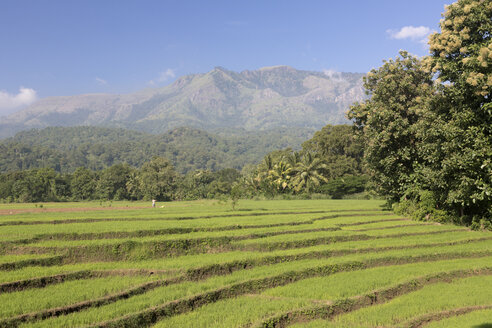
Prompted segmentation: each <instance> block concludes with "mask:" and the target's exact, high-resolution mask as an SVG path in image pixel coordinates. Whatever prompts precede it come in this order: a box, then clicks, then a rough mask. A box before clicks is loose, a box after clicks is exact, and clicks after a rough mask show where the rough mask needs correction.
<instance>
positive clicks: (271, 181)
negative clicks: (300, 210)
mask: <svg viewBox="0 0 492 328" xmlns="http://www.w3.org/2000/svg"><path fill="white" fill-rule="evenodd" d="M362 154H363V148H362V143H361V141H360V140H358V139H356V138H355V137H354V134H353V130H352V128H351V127H350V126H349V125H338V126H332V125H327V126H325V127H323V128H322V129H321V130H320V131H318V132H316V133H315V134H314V136H313V138H311V139H309V140H307V141H306V142H304V143H303V144H302V150H301V151H293V150H292V149H290V148H287V149H284V150H277V151H273V152H271V153H269V154H268V155H267V156H265V157H264V159H263V161H262V162H261V163H260V164H258V166H257V167H256V169H254V170H250V172H249V174H248V176H247V178H246V180H245V183H246V185H247V186H248V187H249V190H250V192H251V193H252V194H258V193H263V194H264V195H265V196H268V197H274V196H275V195H277V194H282V195H292V194H297V195H299V194H303V195H304V197H309V195H310V194H311V193H313V192H315V191H318V192H319V191H321V192H323V193H328V192H327V191H328V190H329V189H330V187H325V186H326V184H328V183H330V182H332V181H337V182H332V184H338V185H339V188H338V191H337V192H336V196H335V197H337V198H338V197H341V196H344V195H346V194H350V193H356V192H360V191H363V190H364V186H362V185H360V186H362V189H361V188H359V187H360V186H359V187H357V188H353V186H350V184H352V181H350V182H348V184H347V185H345V180H344V179H343V178H342V177H344V176H361V175H362V174H363V170H364V169H363V167H362ZM350 179H351V178H349V180H350ZM355 179H357V178H355ZM363 185H365V183H363ZM330 191H333V192H334V189H330ZM289 197H291V196H289ZM296 197H297V196H296Z"/></svg>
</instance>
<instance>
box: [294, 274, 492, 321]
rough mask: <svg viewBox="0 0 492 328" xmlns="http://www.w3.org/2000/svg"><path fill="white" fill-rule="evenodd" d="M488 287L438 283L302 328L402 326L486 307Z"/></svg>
mask: <svg viewBox="0 0 492 328" xmlns="http://www.w3.org/2000/svg"><path fill="white" fill-rule="evenodd" d="M491 284H492V276H485V277H483V276H479V277H470V278H465V279H458V280H453V281H452V282H450V283H444V282H443V283H438V284H435V285H430V286H426V287H424V288H422V289H421V290H418V291H416V292H413V293H410V294H407V295H403V296H401V297H398V298H396V299H394V300H392V301H390V302H388V303H386V304H381V305H377V306H374V307H369V308H363V309H361V310H358V311H354V312H352V313H349V314H346V315H342V316H339V317H336V318H335V319H334V320H332V321H326V320H319V321H314V322H312V323H311V324H309V325H302V327H309V328H313V327H340V328H345V327H381V326H385V327H387V326H393V325H398V326H406V325H405V323H406V322H407V321H409V320H411V319H412V318H416V317H419V316H422V315H424V314H427V313H432V312H439V311H443V310H449V309H456V308H460V307H464V306H474V305H481V304H490V303H491V298H490V286H491ZM294 327H295V326H294ZM298 327H301V325H299V326H298Z"/></svg>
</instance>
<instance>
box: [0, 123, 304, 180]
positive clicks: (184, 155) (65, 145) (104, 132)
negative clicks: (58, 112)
mask: <svg viewBox="0 0 492 328" xmlns="http://www.w3.org/2000/svg"><path fill="white" fill-rule="evenodd" d="M234 132H235V135H231V134H229V133H228V132H227V131H222V132H221V133H220V135H218V134H213V133H209V132H205V131H202V130H198V129H193V128H176V129H173V130H170V131H168V132H165V133H163V134H158V135H153V134H149V133H144V132H138V131H133V130H125V129H121V128H103V127H87V126H81V127H49V128H45V129H42V130H37V129H33V130H29V131H23V132H19V133H18V134H17V135H16V136H15V137H11V138H7V139H5V140H2V141H0V172H7V171H17V170H24V169H33V168H41V167H52V168H54V169H56V170H57V171H60V172H72V171H74V170H75V169H76V168H77V167H81V166H84V167H87V168H90V169H93V170H99V169H103V168H105V167H108V166H111V165H113V164H116V163H123V162H126V163H128V164H130V165H132V166H136V167H140V166H141V165H142V164H143V163H144V162H146V161H149V160H150V159H151V158H152V157H153V156H163V157H166V158H168V159H169V160H170V161H171V162H172V163H173V164H174V166H175V167H176V169H177V170H178V171H179V172H181V173H186V172H187V171H189V170H195V169H209V170H213V171H215V170H219V169H223V168H236V169H241V168H242V167H243V166H244V165H246V164H254V163H257V162H259V161H260V160H261V159H262V158H263V156H265V155H266V154H267V153H269V152H271V151H273V150H277V149H283V148H286V147H294V148H300V145H301V143H302V142H304V141H305V140H306V139H308V138H310V137H311V136H312V134H313V133H314V131H311V130H309V129H305V128H304V129H295V130H289V131H284V130H279V129H277V130H270V131H260V132H249V131H246V130H235V131H234Z"/></svg>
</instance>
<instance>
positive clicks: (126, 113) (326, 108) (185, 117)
mask: <svg viewBox="0 0 492 328" xmlns="http://www.w3.org/2000/svg"><path fill="white" fill-rule="evenodd" d="M362 76H363V74H361V73H337V74H336V76H330V75H329V74H324V73H323V72H312V71H303V70H297V69H294V68H292V67H289V66H273V67H263V68H260V69H258V70H251V71H250V70H244V71H242V72H234V71H231V70H227V69H225V68H223V67H216V68H214V69H213V70H211V71H209V72H207V73H199V74H190V75H185V76H182V77H180V78H178V79H177V80H176V81H175V82H174V83H172V84H170V85H167V86H164V87H161V88H147V89H143V90H140V91H137V92H134V93H129V94H86V95H75V96H63V97H49V98H44V99H41V100H39V101H37V102H36V103H34V104H32V105H31V106H29V107H28V108H26V109H24V110H22V111H20V112H17V113H14V114H11V115H9V116H7V117H3V118H0V138H5V137H9V136H12V135H14V134H15V133H16V132H18V131H22V130H27V129H31V128H44V127H49V126H81V125H89V126H103V127H120V128H127V129H133V130H138V131H145V132H151V133H163V132H165V131H168V130H170V129H172V128H176V127H180V126H189V127H193V128H198V129H203V130H206V131H210V130H217V129H221V128H243V129H245V130H248V131H255V130H268V129H272V128H300V127H302V128H314V129H319V128H321V127H322V126H324V125H326V124H341V123H348V121H347V119H346V118H345V116H344V115H345V112H346V111H347V110H348V107H349V105H351V104H352V103H353V102H356V101H361V100H363V99H364V98H365V94H364V91H363V87H362Z"/></svg>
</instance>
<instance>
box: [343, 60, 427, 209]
mask: <svg viewBox="0 0 492 328" xmlns="http://www.w3.org/2000/svg"><path fill="white" fill-rule="evenodd" d="M364 87H365V88H366V90H367V93H368V94H369V95H371V98H370V99H369V100H367V101H365V102H363V103H358V104H355V105H353V106H352V107H351V108H350V111H349V113H348V117H349V118H350V119H352V120H354V126H355V128H356V130H357V133H358V134H359V137H360V138H361V139H362V140H363V141H364V160H365V162H366V163H367V167H368V169H369V173H370V175H371V178H372V180H373V181H374V182H375V186H376V189H377V191H378V192H379V193H380V194H382V195H385V196H387V197H388V199H389V201H390V202H398V201H399V200H400V198H401V197H402V196H403V195H404V194H405V192H406V190H407V189H408V188H409V186H410V185H412V183H413V179H414V177H413V174H414V171H415V170H414V168H415V166H416V165H419V163H421V162H422V159H421V156H420V155H419V151H418V149H417V143H418V140H417V136H416V130H417V129H418V124H417V123H418V122H419V120H420V118H421V116H422V113H423V112H425V111H426V110H427V108H428V102H429V99H430V98H431V96H432V95H433V93H434V92H435V87H434V82H433V80H432V75H431V73H430V72H428V71H426V70H425V69H424V67H423V63H422V61H421V60H419V59H417V58H416V57H414V56H411V55H410V54H408V53H407V52H404V51H402V52H400V57H397V58H396V59H394V60H389V61H385V62H384V64H383V66H382V67H380V68H378V69H373V70H371V72H369V73H368V74H367V76H366V77H365V78H364Z"/></svg>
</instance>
